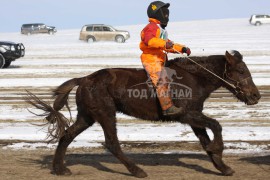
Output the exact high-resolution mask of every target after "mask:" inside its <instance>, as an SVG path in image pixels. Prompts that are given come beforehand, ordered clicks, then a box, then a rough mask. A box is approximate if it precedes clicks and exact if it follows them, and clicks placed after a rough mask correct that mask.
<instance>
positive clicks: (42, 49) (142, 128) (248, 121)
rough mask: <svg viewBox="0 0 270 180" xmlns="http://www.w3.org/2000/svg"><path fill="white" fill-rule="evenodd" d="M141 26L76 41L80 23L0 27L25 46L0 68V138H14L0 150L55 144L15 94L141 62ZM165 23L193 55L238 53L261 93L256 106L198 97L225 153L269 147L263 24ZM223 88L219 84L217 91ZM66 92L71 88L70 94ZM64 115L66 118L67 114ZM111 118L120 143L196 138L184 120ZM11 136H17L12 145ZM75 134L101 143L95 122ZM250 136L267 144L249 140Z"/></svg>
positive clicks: (269, 37)
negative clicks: (35, 29)
mask: <svg viewBox="0 0 270 180" xmlns="http://www.w3.org/2000/svg"><path fill="white" fill-rule="evenodd" d="M143 27H144V25H133V26H122V27H117V28H118V29H124V30H128V31H129V32H130V34H131V38H130V39H129V40H127V42H126V43H123V44H118V43H115V42H97V43H93V44H87V43H86V42H83V41H79V40H78V38H79V31H80V29H79V28H78V29H73V30H58V32H57V33H56V34H55V35H53V36H51V35H47V34H45V35H32V36H25V35H21V34H20V33H19V32H18V33H1V34H0V40H1V41H14V42H22V43H23V44H24V45H25V47H26V55H25V57H24V58H21V59H18V60H16V61H15V62H13V63H12V64H11V66H10V68H8V69H0V72H1V73H0V74H1V75H0V140H14V143H11V144H9V145H6V146H3V147H2V148H15V149H21V148H30V149H31V148H38V147H48V148H50V147H54V146H55V144H50V145H47V144H46V143H42V141H43V140H44V139H45V137H46V128H43V129H41V127H38V126H35V125H32V124H31V123H36V124H37V123H41V122H43V120H42V119H41V118H39V117H36V116H34V115H32V114H31V113H29V112H28V111H27V108H30V109H31V107H30V106H28V105H27V104H25V103H24V101H23V99H22V97H23V96H24V95H25V89H29V90H30V91H32V92H33V93H37V94H38V95H40V97H43V98H45V99H47V100H48V98H49V96H50V94H49V93H50V90H51V89H53V88H54V87H56V86H58V85H60V84H61V83H63V82H64V81H66V80H68V79H70V78H74V77H81V76H84V75H88V74H91V73H92V72H94V71H96V70H99V69H102V68H111V67H133V68H141V62H140V54H141V51H140V50H139V48H138V45H139V42H140V31H141V29H142V28H143ZM167 29H168V32H169V38H170V39H171V40H173V41H175V42H178V43H182V44H185V45H187V46H188V47H190V48H191V50H192V55H193V56H207V55H214V54H225V51H226V50H232V49H234V50H238V51H240V53H242V54H243V56H244V61H245V62H246V64H247V65H248V68H249V69H250V71H251V73H252V77H253V80H254V82H255V84H256V85H257V86H258V88H259V89H260V91H261V94H262V99H261V101H260V102H259V103H258V104H257V105H255V106H246V105H245V104H243V103H241V102H237V101H236V100H235V99H234V98H233V97H232V95H231V94H230V93H228V92H226V91H225V92H224V94H225V95H226V97H224V98H220V99H218V98H210V99H209V100H208V101H207V102H206V103H205V108H204V109H205V110H204V113H205V114H207V115H209V116H211V117H214V118H216V119H217V120H219V122H220V123H221V125H222V126H223V136H224V138H223V139H224V141H225V147H226V150H225V152H227V153H239V152H244V153H246V152H254V153H256V152H264V153H270V143H269V142H270V118H269V117H270V103H269V97H270V89H269V87H270V66H269V65H270V25H263V26H259V27H257V26H251V25H249V24H248V20H247V19H224V20H205V21H190V22H173V23H170V25H169V27H168V28H167ZM177 56H179V55H170V56H169V57H170V58H174V57H177ZM223 91H224V90H218V92H219V93H217V94H222V92H223ZM73 96H74V93H73V94H71V97H73ZM70 105H71V108H72V116H73V118H75V117H76V111H75V110H76V107H75V106H74V105H75V104H74V98H71V101H70ZM31 110H32V109H31ZM64 113H65V114H66V115H67V116H68V114H67V112H64ZM117 117H118V120H119V123H118V135H119V140H120V141H145V142H166V141H172V142H173V141H190V142H194V141H198V140H197V138H196V137H195V135H194V134H193V132H192V130H191V128H190V127H189V126H186V125H182V124H179V123H151V122H148V121H142V120H139V119H135V118H133V117H128V116H125V115H123V114H118V115H117ZM208 132H209V133H210V131H208ZM210 135H211V133H210ZM16 140H21V141H22V142H21V141H20V142H19V143H15V141H16ZM75 140H76V142H73V143H72V144H71V145H70V147H96V146H101V142H103V141H104V136H103V132H102V130H101V127H100V126H99V125H98V124H95V125H94V126H93V127H91V128H89V129H87V130H86V131H85V132H83V133H82V134H81V135H79V136H78V137H77V138H76V139H75ZM24 141H25V142H24ZM29 141H31V143H29ZM249 141H250V142H251V141H265V142H268V143H265V144H260V145H251V144H249V143H248V142H249ZM33 142H34V143H33ZM231 147H234V148H233V149H231Z"/></svg>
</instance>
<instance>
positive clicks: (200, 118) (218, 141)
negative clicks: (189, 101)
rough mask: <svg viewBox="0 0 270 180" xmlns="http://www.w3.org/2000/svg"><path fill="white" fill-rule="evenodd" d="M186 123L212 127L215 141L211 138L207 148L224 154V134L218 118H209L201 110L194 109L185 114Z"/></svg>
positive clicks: (193, 125)
mask: <svg viewBox="0 0 270 180" xmlns="http://www.w3.org/2000/svg"><path fill="white" fill-rule="evenodd" d="M184 123H187V124H189V125H190V126H192V127H194V128H201V129H205V128H209V129H211V131H212V132H213V135H214V138H213V141H210V140H209V143H207V145H206V147H205V149H206V150H207V151H209V152H213V153H215V154H222V152H223V149H224V145H223V139H222V134H221V132H222V127H221V125H220V124H219V122H218V121H217V120H215V119H212V118H209V117H207V116H205V115H203V114H202V113H201V112H197V111H193V112H189V113H188V114H187V115H186V116H185V120H184ZM208 138H209V137H208Z"/></svg>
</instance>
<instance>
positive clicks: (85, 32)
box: [79, 24, 130, 43]
mask: <svg viewBox="0 0 270 180" xmlns="http://www.w3.org/2000/svg"><path fill="white" fill-rule="evenodd" d="M128 38H130V34H129V32H128V31H123V30H117V29H115V28H113V27H112V26H109V25H104V24H87V25H84V26H83V27H82V29H81V32H80V38H79V39H80V40H84V41H87V42H88V43H92V42H95V41H116V42H118V43H124V42H125V41H126V40H127V39H128Z"/></svg>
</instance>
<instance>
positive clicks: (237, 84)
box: [173, 49, 251, 94]
mask: <svg viewBox="0 0 270 180" xmlns="http://www.w3.org/2000/svg"><path fill="white" fill-rule="evenodd" d="M173 50H174V51H175V52H177V53H178V54H181V55H182V53H180V52H179V51H177V50H176V49H173ZM185 58H187V59H188V60H190V61H191V62H193V63H194V64H196V65H198V66H199V67H201V68H202V69H204V70H205V71H207V72H209V73H210V74H212V75H213V76H215V77H217V78H218V79H220V80H221V81H223V82H225V83H226V84H227V85H229V86H230V87H232V88H233V89H234V90H235V92H236V93H237V94H239V93H240V94H244V93H243V91H242V90H241V88H240V86H239V85H240V83H241V82H242V81H244V80H247V79H249V78H251V77H248V78H245V79H243V80H241V81H240V82H239V81H236V80H234V79H232V78H230V77H229V76H228V74H227V63H225V70H224V72H223V78H221V77H219V76H218V75H217V74H215V73H214V72H212V71H210V70H209V69H207V68H205V67H203V66H202V65H200V64H199V63H197V62H196V61H194V60H193V59H191V58H189V57H187V56H185ZM225 77H227V78H228V79H229V80H231V81H233V82H235V83H236V85H234V84H232V83H230V82H228V81H226V80H225V79H224V78H225Z"/></svg>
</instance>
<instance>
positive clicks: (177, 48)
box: [165, 43, 185, 53]
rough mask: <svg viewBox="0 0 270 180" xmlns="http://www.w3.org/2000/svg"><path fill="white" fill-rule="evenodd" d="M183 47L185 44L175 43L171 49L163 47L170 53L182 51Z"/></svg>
mask: <svg viewBox="0 0 270 180" xmlns="http://www.w3.org/2000/svg"><path fill="white" fill-rule="evenodd" d="M183 47H185V45H183V44H178V43H175V44H174V45H173V48H172V49H165V51H166V52H170V53H177V51H178V52H180V53H183V52H182V49H183ZM175 50H176V51H175Z"/></svg>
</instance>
